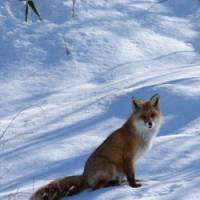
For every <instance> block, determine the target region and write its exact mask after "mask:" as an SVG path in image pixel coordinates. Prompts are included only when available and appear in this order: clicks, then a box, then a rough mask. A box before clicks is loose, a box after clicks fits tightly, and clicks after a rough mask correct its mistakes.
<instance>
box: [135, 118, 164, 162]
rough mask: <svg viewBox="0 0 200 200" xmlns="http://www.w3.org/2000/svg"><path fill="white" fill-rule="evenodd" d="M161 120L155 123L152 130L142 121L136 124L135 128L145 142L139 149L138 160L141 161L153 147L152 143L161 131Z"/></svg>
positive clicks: (156, 120)
mask: <svg viewBox="0 0 200 200" xmlns="http://www.w3.org/2000/svg"><path fill="white" fill-rule="evenodd" d="M160 121H161V120H160V119H155V120H154V121H153V126H152V128H149V127H148V125H146V124H144V122H143V121H142V120H137V121H136V122H135V124H134V125H135V127H136V130H137V134H139V135H140V136H141V138H142V140H143V142H144V143H143V144H142V145H141V146H140V147H139V149H138V151H137V154H136V160H137V159H139V158H140V157H141V156H142V155H143V154H145V153H146V152H147V151H148V150H150V148H151V146H152V141H153V139H154V138H155V137H156V135H157V134H158V132H159V129H160Z"/></svg>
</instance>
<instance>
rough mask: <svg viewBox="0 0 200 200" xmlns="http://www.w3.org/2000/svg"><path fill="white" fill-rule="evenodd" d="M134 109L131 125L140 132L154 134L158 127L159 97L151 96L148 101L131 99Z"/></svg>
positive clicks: (159, 117) (159, 118)
mask: <svg viewBox="0 0 200 200" xmlns="http://www.w3.org/2000/svg"><path fill="white" fill-rule="evenodd" d="M132 103H133V107H134V111H133V116H132V117H133V123H134V126H135V128H136V129H137V130H138V131H140V132H143V133H144V132H152V131H153V132H154V131H156V130H157V129H159V127H160V122H161V111H160V97H159V95H158V94H155V95H153V96H152V97H151V98H150V99H149V100H148V101H144V100H139V99H137V98H134V97H133V98H132Z"/></svg>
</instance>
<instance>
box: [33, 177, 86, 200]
mask: <svg viewBox="0 0 200 200" xmlns="http://www.w3.org/2000/svg"><path fill="white" fill-rule="evenodd" d="M86 188H88V185H87V183H86V182H85V181H84V178H83V176H82V175H79V176H68V177H64V178H61V179H57V180H55V181H52V182H50V183H49V184H47V185H45V186H43V187H42V188H40V189H39V190H38V191H36V192H35V193H34V194H33V195H32V197H31V200H59V199H60V198H62V197H65V196H72V195H74V194H77V193H79V192H81V191H83V190H84V189H86Z"/></svg>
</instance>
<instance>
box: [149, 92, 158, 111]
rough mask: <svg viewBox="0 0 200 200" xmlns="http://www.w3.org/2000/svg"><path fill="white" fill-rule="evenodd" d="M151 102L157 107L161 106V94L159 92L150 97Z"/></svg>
mask: <svg viewBox="0 0 200 200" xmlns="http://www.w3.org/2000/svg"><path fill="white" fill-rule="evenodd" d="M149 101H150V103H151V105H152V106H154V107H155V108H159V105H160V96H159V94H154V95H153V96H152V97H151V98H150V100H149Z"/></svg>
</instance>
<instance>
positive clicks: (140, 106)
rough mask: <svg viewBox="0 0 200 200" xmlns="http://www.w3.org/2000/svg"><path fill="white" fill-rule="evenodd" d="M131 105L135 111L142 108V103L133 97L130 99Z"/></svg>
mask: <svg viewBox="0 0 200 200" xmlns="http://www.w3.org/2000/svg"><path fill="white" fill-rule="evenodd" d="M132 103H133V106H134V108H135V109H136V110H138V109H140V108H142V101H141V100H139V99H137V98H135V97H132Z"/></svg>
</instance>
